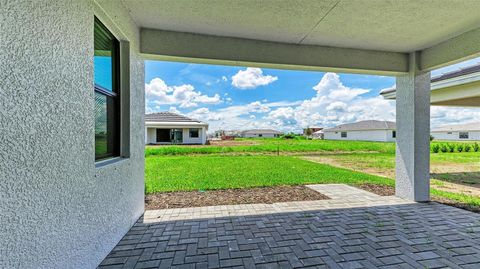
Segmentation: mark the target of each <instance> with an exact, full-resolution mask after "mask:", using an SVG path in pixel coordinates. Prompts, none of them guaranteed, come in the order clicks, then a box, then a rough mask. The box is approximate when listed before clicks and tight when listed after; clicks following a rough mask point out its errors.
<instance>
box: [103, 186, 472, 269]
mask: <svg viewBox="0 0 480 269" xmlns="http://www.w3.org/2000/svg"><path fill="white" fill-rule="evenodd" d="M309 187H311V188H312V189H315V190H317V191H319V192H321V193H323V194H325V195H327V196H329V197H330V198H331V199H330V200H320V201H302V202H289V203H277V204H271V205H270V204H261V205H231V206H212V207H201V208H183V209H165V210H152V211H146V212H145V215H144V217H142V218H141V219H139V220H138V222H137V223H136V224H135V225H134V227H132V228H131V230H130V231H129V232H128V233H127V234H126V235H125V237H124V238H123V239H122V240H121V241H120V242H119V243H118V245H117V246H116V247H115V248H114V249H113V250H112V252H111V253H110V254H109V255H108V256H107V257H106V258H105V260H104V261H103V262H102V263H101V265H100V267H99V268H224V267H236V268H292V267H312V268H480V215H478V214H475V213H472V212H468V211H465V210H461V209H458V208H454V207H449V206H445V205H441V204H437V203H411V202H407V201H405V200H402V199H400V198H397V197H393V196H389V197H381V196H377V195H375V194H372V193H369V192H366V191H363V190H359V189H356V188H354V187H350V186H346V185H341V184H325V185H310V186H309Z"/></svg>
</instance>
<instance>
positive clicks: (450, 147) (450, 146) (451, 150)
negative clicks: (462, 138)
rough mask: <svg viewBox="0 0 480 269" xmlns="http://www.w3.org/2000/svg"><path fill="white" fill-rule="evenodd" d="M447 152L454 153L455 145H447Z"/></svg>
mask: <svg viewBox="0 0 480 269" xmlns="http://www.w3.org/2000/svg"><path fill="white" fill-rule="evenodd" d="M447 146H448V151H449V152H454V151H455V144H448V145H447Z"/></svg>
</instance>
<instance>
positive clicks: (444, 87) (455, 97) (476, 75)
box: [380, 63, 480, 107]
mask: <svg viewBox="0 0 480 269" xmlns="http://www.w3.org/2000/svg"><path fill="white" fill-rule="evenodd" d="M380 95H381V96H383V98H385V99H387V100H395V99H396V96H397V90H396V89H395V87H393V88H389V89H384V90H382V91H381V92H380ZM430 103H431V104H432V105H436V106H457V107H478V104H480V63H477V64H474V65H471V66H467V67H464V68H460V69H458V70H453V71H450V72H447V73H444V74H441V75H438V76H435V77H433V78H432V79H431V80H430Z"/></svg>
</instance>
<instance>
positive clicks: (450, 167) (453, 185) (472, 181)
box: [302, 155, 480, 196]
mask: <svg viewBox="0 0 480 269" xmlns="http://www.w3.org/2000/svg"><path fill="white" fill-rule="evenodd" d="M302 159H304V160H308V161H312V162H317V163H323V164H328V165H331V166H335V167H340V168H346V169H350V170H354V171H358V172H363V173H367V174H372V175H377V176H382V177H388V178H395V170H394V169H387V168H374V167H367V166H366V165H364V164H361V163H353V162H350V161H348V162H347V161H343V160H341V159H339V158H335V157H332V156H328V155H321V156H303V157H302ZM431 179H432V180H431V182H430V185H431V187H432V188H434V189H437V190H443V191H449V192H454V193H463V194H468V195H474V196H480V167H478V166H476V165H475V166H474V165H470V164H457V163H441V164H432V165H431Z"/></svg>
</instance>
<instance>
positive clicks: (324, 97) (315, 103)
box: [265, 73, 395, 132]
mask: <svg viewBox="0 0 480 269" xmlns="http://www.w3.org/2000/svg"><path fill="white" fill-rule="evenodd" d="M313 89H314V90H315V91H316V95H315V96H314V97H312V98H311V99H307V100H304V101H303V102H301V103H300V104H299V105H297V106H294V105H292V106H290V107H281V108H277V109H275V110H273V111H271V112H270V113H269V114H268V115H267V116H266V117H265V118H266V119H267V120H269V121H270V122H271V123H272V125H274V126H275V127H276V128H279V129H282V130H285V131H297V132H298V131H300V130H301V129H302V128H305V127H307V126H317V125H319V126H325V127H330V126H334V125H337V124H341V123H347V122H353V121H357V120H364V119H380V120H394V118H395V104H394V103H393V102H392V101H387V100H384V99H383V98H382V97H380V96H375V97H362V95H363V94H365V93H368V92H369V91H370V90H368V89H359V88H349V87H347V86H345V85H343V83H342V82H341V81H340V77H339V76H338V75H337V74H335V73H326V74H325V75H324V76H323V77H322V79H321V80H320V82H319V83H318V84H317V85H315V86H314V87H313Z"/></svg>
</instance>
